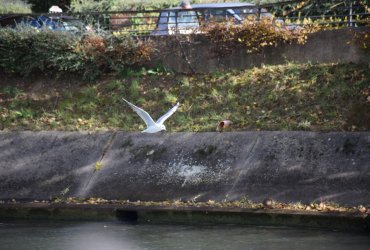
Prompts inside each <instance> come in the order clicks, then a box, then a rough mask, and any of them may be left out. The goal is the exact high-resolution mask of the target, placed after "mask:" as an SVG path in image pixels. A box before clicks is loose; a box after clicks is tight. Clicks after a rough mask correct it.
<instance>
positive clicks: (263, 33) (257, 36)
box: [203, 18, 311, 54]
mask: <svg viewBox="0 0 370 250" xmlns="http://www.w3.org/2000/svg"><path fill="white" fill-rule="evenodd" d="M203 29H204V31H205V34H206V36H207V37H208V39H210V40H211V41H212V42H213V43H214V44H215V45H216V48H217V50H218V51H217V53H218V54H227V53H229V52H231V50H232V49H234V48H237V47H244V48H245V49H246V51H247V52H248V53H251V52H259V51H261V50H262V49H263V48H264V47H266V46H275V47H276V46H277V45H278V44H280V43H293V42H296V43H300V44H302V43H305V42H306V40H307V34H308V33H310V32H311V29H310V30H306V29H303V28H301V27H297V28H288V26H284V25H283V24H280V23H279V25H276V24H275V22H274V20H273V19H271V18H265V19H262V20H260V21H256V20H248V19H246V20H244V21H243V23H242V24H235V23H232V22H224V23H214V24H211V25H209V26H207V27H204V28H203Z"/></svg>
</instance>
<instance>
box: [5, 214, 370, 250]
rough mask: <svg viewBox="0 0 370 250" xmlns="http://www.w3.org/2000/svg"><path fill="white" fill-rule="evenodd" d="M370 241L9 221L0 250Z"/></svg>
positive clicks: (365, 239)
mask: <svg viewBox="0 0 370 250" xmlns="http://www.w3.org/2000/svg"><path fill="white" fill-rule="evenodd" d="M369 247H370V237H369V235H365V234H351V233H344V232H333V231H324V230H307V229H305V230H303V229H291V228H289V229H288V228H273V227H247V226H244V227H242V226H233V225H217V226H184V225H143V224H137V225H132V224H129V225H128V224H124V223H119V222H116V223H115V222H45V221H36V222H35V221H32V222H29V221H26V222H14V221H6V222H2V223H0V249H1V250H23V249H27V250H29V249H30V250H45V249H53V250H62V249H63V250H88V249H93V250H94V249H96V250H100V249H104V250H116V249H120V250H125V249H212V250H213V249H284V250H285V249H300V250H302V249H310V250H312V249H315V250H318V249H330V250H331V249H333V250H334V249H335V250H340V249H356V250H357V249H369Z"/></svg>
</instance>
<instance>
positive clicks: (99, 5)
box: [70, 0, 113, 12]
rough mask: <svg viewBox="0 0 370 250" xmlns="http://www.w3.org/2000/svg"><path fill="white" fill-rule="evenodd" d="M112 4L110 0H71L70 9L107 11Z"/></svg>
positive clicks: (75, 10) (76, 10) (77, 10)
mask: <svg viewBox="0 0 370 250" xmlns="http://www.w3.org/2000/svg"><path fill="white" fill-rule="evenodd" d="M112 4H113V1H112V0H101V1H96V0H71V6H70V11H72V12H89V11H108V10H110V9H111V7H112Z"/></svg>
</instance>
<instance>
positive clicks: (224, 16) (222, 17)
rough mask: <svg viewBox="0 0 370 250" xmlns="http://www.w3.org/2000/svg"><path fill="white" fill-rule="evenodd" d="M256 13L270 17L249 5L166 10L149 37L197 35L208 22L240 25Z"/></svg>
mask: <svg viewBox="0 0 370 250" xmlns="http://www.w3.org/2000/svg"><path fill="white" fill-rule="evenodd" d="M259 12H260V13H259ZM258 13H259V14H260V16H262V17H266V16H269V17H272V14H270V13H268V12H267V11H266V10H265V9H262V10H258V8H257V7H256V5H254V4H251V3H208V4H193V5H192V8H191V9H182V8H181V7H175V8H168V9H164V10H162V11H161V13H160V15H159V18H158V21H157V25H156V28H155V30H154V31H152V32H151V35H173V34H190V33H198V32H199V28H200V27H201V25H205V24H207V23H209V22H222V21H226V20H231V21H234V22H235V23H241V22H242V21H243V19H244V18H246V17H247V16H254V17H256V16H257V14H258Z"/></svg>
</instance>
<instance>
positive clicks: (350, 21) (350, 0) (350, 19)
mask: <svg viewBox="0 0 370 250" xmlns="http://www.w3.org/2000/svg"><path fill="white" fill-rule="evenodd" d="M352 26H353V23H352V0H349V12H348V27H352Z"/></svg>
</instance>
